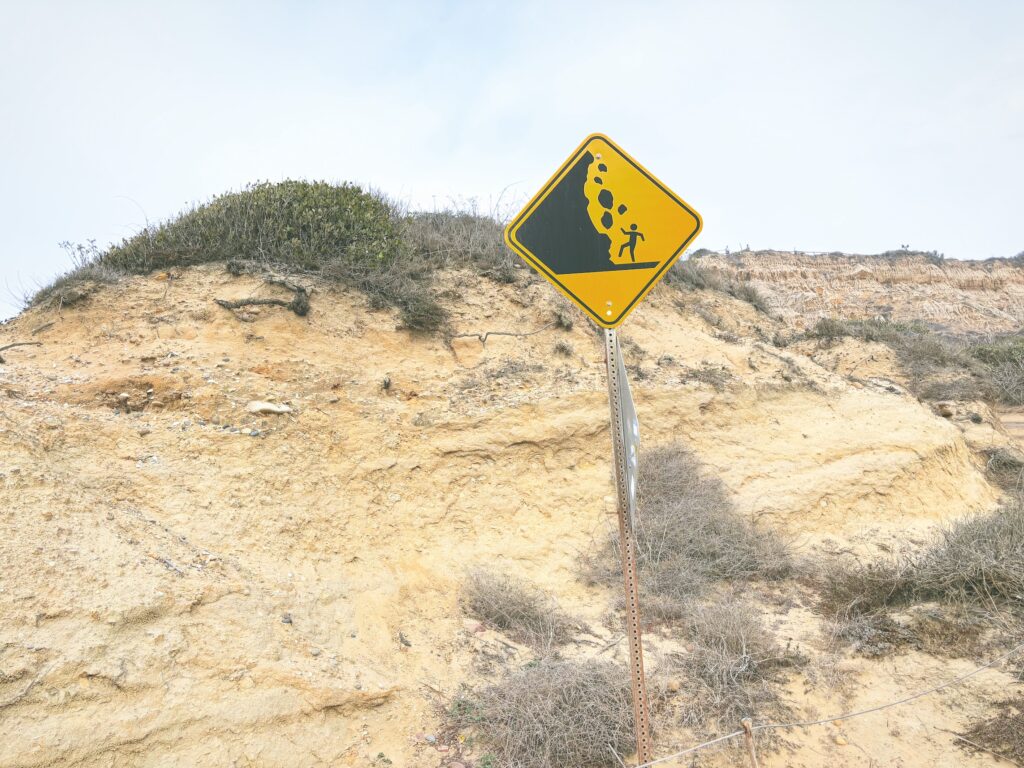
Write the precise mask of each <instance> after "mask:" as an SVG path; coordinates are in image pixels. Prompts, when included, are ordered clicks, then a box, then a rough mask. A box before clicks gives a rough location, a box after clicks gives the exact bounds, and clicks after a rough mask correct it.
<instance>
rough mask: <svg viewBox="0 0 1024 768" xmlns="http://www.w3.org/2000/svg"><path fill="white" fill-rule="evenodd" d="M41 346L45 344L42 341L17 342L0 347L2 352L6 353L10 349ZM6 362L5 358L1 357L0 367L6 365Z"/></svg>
mask: <svg viewBox="0 0 1024 768" xmlns="http://www.w3.org/2000/svg"><path fill="white" fill-rule="evenodd" d="M41 346H43V342H41V341H16V342H14V343H13V344H5V345H4V346H2V347H0V352H5V351H7V350H8V349H14V348H15V347H41ZM6 362H7V361H6V360H5V359H4V356H3V355H0V365H2V364H3V363H6Z"/></svg>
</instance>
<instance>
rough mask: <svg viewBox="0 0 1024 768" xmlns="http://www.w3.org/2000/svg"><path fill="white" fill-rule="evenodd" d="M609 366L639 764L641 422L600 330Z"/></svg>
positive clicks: (642, 712)
mask: <svg viewBox="0 0 1024 768" xmlns="http://www.w3.org/2000/svg"><path fill="white" fill-rule="evenodd" d="M604 351H605V360H606V361H607V364H608V405H609V407H610V409H611V432H612V448H613V452H614V458H615V461H614V464H615V488H616V496H617V508H618V513H619V549H620V551H621V553H622V577H623V581H624V583H625V588H626V636H627V637H628V638H629V666H630V682H631V683H632V688H633V719H634V722H635V723H636V754H637V760H638V761H639V763H640V764H641V765H643V764H644V763H648V762H650V760H651V724H650V709H649V705H648V700H647V681H646V679H645V677H644V650H643V643H642V636H641V630H640V581H639V578H638V574H637V567H636V487H637V467H638V463H637V449H638V447H639V443H640V424H639V422H638V421H637V418H636V410H635V408H634V407H633V396H632V394H631V393H630V391H629V380H628V379H627V378H626V367H625V366H624V365H623V363H622V353H621V351H620V349H619V339H618V335H617V333H616V332H615V331H614V330H612V329H609V328H606V329H605V331H604Z"/></svg>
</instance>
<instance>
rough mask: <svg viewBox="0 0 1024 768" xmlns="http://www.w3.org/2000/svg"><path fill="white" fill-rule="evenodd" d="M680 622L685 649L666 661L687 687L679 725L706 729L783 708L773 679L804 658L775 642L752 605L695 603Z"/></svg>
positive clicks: (726, 601) (725, 600) (783, 711)
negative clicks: (682, 677) (668, 661)
mask: <svg viewBox="0 0 1024 768" xmlns="http://www.w3.org/2000/svg"><path fill="white" fill-rule="evenodd" d="M682 623H683V628H684V633H685V634H684V636H685V638H686V641H687V643H688V648H689V650H688V652H687V653H681V654H674V655H673V656H672V657H671V659H670V662H671V666H672V667H673V668H674V669H675V670H676V671H678V672H679V673H681V674H682V675H684V676H685V678H686V680H687V681H689V683H690V684H689V685H688V688H689V690H690V691H692V694H691V696H690V698H689V699H688V701H687V702H686V706H685V707H684V708H683V710H682V718H681V719H682V722H683V723H684V724H686V725H689V726H691V727H695V728H698V729H702V730H704V731H707V730H708V727H709V726H712V725H717V726H719V727H721V728H727V727H734V726H735V725H736V724H737V723H739V722H740V720H742V719H743V718H744V717H757V718H758V719H761V720H764V719H775V718H778V717H781V716H784V715H785V714H786V713H787V712H788V709H787V707H786V706H785V705H784V704H783V703H782V700H781V698H780V696H779V692H778V683H779V681H780V678H781V676H782V674H783V671H784V670H785V669H787V668H791V667H794V666H797V665H799V664H801V663H803V661H804V659H803V658H801V657H800V656H799V655H798V654H797V653H795V652H794V651H792V650H790V649H788V648H785V649H784V648H782V647H780V646H779V645H778V644H777V643H776V641H775V639H774V637H773V636H772V633H771V632H770V631H769V630H768V627H766V626H765V623H764V620H763V619H762V617H761V615H760V614H759V612H758V611H757V609H756V608H755V607H754V605H752V604H751V603H749V602H745V601H741V600H738V599H735V598H732V597H725V598H722V599H716V600H708V601H701V602H699V603H694V604H692V605H691V606H689V609H688V610H687V612H686V616H685V618H684V619H683V622H682Z"/></svg>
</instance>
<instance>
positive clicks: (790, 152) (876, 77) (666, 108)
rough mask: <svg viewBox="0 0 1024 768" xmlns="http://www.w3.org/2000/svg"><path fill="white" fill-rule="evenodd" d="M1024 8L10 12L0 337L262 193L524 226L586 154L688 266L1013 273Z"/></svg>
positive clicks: (324, 6) (0, 91) (1, 121)
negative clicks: (1003, 262)
mask: <svg viewBox="0 0 1024 768" xmlns="http://www.w3.org/2000/svg"><path fill="white" fill-rule="evenodd" d="M1022 40H1024V2H1019V1H1013V0H1007V1H1006V2H995V1H994V0H993V1H991V2H983V1H980V0H974V1H973V2H969V1H968V0H963V1H962V2H899V1H898V0H896V1H893V0H890V1H889V2H863V1H860V2H824V1H823V0H818V1H816V2H774V3H773V2H703V3H696V2H665V3H659V2H648V3H644V2H637V3H626V2H622V0H620V2H616V3H602V2H588V3H559V2H555V1H554V0H540V1H539V2H533V1H531V0H526V1H525V2H522V1H520V2H509V1H508V0H506V1H505V2H495V3H488V2H434V3H389V2H381V1H380V0H378V1H377V2H367V3H355V2H278V3H264V2H237V3H235V2H195V3H191V2H181V1H180V0H175V1H174V2H171V0H167V1H166V2H163V3H156V2H146V1H144V0H134V1H133V2H123V3H118V2H99V1H95V2H86V1H81V0H80V1H79V2H68V3H58V2H49V3H47V2H28V1H27V0H26V1H24V2H10V0H0V105H2V112H0V116H2V117H0V179H2V187H0V318H2V317H5V316H7V315H9V314H11V313H13V312H14V311H16V309H17V300H16V298H15V295H17V294H21V293H24V292H27V291H31V290H32V289H33V288H35V287H37V286H38V285H39V284H42V283H45V282H46V281H47V280H49V279H50V278H51V277H52V276H53V275H55V274H56V273H58V272H60V271H63V270H64V269H65V268H66V267H67V266H68V265H67V261H66V257H65V255H64V254H63V252H62V251H61V250H60V249H59V248H58V246H57V243H58V242H59V241H62V240H71V241H77V242H84V241H85V240H87V239H90V238H94V239H96V240H97V241H98V243H99V244H100V245H101V246H103V245H106V244H108V243H110V242H111V241H116V240H120V239H121V238H122V237H125V236H129V235H131V234H133V233H134V232H136V231H137V230H138V229H139V228H140V227H141V226H143V225H144V223H145V222H146V220H147V219H148V220H149V221H151V222H154V221H160V220H162V219H165V218H166V217H168V216H170V215H172V214H174V213H175V212H176V211H178V210H180V209H181V208H182V207H184V206H185V205H187V204H189V203H191V202H194V201H201V200H204V199H206V198H208V197H209V196H211V195H214V194H216V193H218V192H222V191H225V190H228V189H234V188H238V187H239V186H241V185H243V184H245V183H246V182H249V181H254V180H258V179H271V180H279V179H284V178H309V179H327V180H332V181H342V180H351V181H356V182H360V183H363V184H365V185H370V186H373V187H376V188H379V189H381V190H383V191H385V192H387V193H389V194H390V195H392V196H395V197H398V198H401V199H403V200H406V201H408V202H409V203H411V204H412V205H414V206H420V207H427V208H430V207H432V206H434V205H437V206H442V205H444V204H445V203H446V202H447V201H449V200H451V199H456V200H464V199H467V198H476V199H477V200H478V201H479V203H480V205H481V207H482V208H484V209H490V208H492V207H494V206H495V205H497V204H498V203H499V201H500V202H501V204H502V205H504V206H505V207H506V209H507V208H508V207H509V206H514V205H515V204H516V203H519V202H522V201H524V200H525V198H526V197H528V196H529V195H530V194H532V193H533V192H534V191H535V189H536V188H537V187H539V186H540V184H541V183H542V182H543V181H544V180H545V179H546V178H547V177H548V175H549V174H550V173H551V172H553V171H554V170H555V168H556V167H557V166H558V164H559V163H560V162H561V161H562V160H563V159H564V158H565V157H566V156H567V155H568V153H569V152H570V151H571V150H572V149H574V148H575V146H576V145H577V144H578V143H579V141H580V140H582V139H583V137H584V136H586V135H587V134H589V133H592V132H595V131H600V132H603V133H606V134H608V135H610V136H611V137H612V138H613V139H615V140H616V141H618V143H620V144H621V145H622V146H623V147H624V148H625V149H626V150H627V151H629V152H630V153H631V154H633V155H634V156H635V157H636V158H637V159H638V160H640V162H642V163H644V164H645V165H646V166H647V167H648V168H650V169H651V170H652V171H654V172H655V173H656V174H657V175H658V176H659V177H661V179H662V180H663V181H665V182H666V183H667V184H668V185H669V186H671V187H672V188H673V189H674V190H675V191H676V192H678V193H679V194H680V195H681V196H682V197H683V198H685V199H686V200H687V201H688V202H690V203H691V204H692V205H693V206H694V207H695V208H696V209H697V210H698V211H700V212H701V214H702V215H703V217H704V232H703V234H702V235H701V236H700V238H698V240H697V242H696V243H695V247H709V248H722V247H724V246H726V245H728V246H730V247H732V248H737V247H740V246H742V245H746V244H748V243H749V244H750V245H751V247H754V248H768V247H774V248H787V249H789V248H799V249H803V250H845V251H857V252H867V253H872V252H878V251H884V250H887V249H891V248H897V247H899V245H900V244H902V243H908V244H910V245H911V246H912V247H914V248H920V249H925V250H932V249H934V250H938V251H941V252H944V253H945V254H946V255H947V256H955V257H958V258H986V257H989V256H1012V255H1014V254H1016V253H1019V252H1021V251H1024V211H1022V208H1024V43H1022Z"/></svg>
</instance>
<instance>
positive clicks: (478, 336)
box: [451, 320, 558, 344]
mask: <svg viewBox="0 0 1024 768" xmlns="http://www.w3.org/2000/svg"><path fill="white" fill-rule="evenodd" d="M557 324H558V320H552V321H551V322H550V323H548V324H547V325H545V326H544V327H543V328H538V329H537V330H535V331H528V332H526V333H517V332H516V331H487V332H486V333H456V334H455V335H454V336H452V337H451V338H453V339H465V338H476V339H480V343H481V344H486V343H487V338H488V337H489V336H518V337H520V338H523V337H526V336H534V335H536V334H538V333H540V332H541V331H546V330H547V329H548V328H550V327H551V326H553V325H557Z"/></svg>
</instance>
